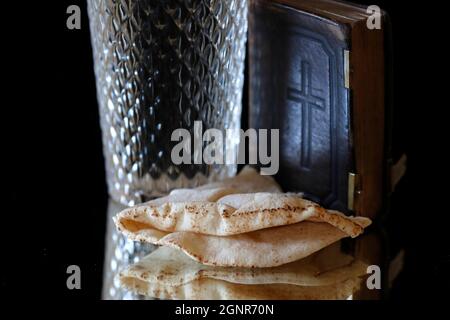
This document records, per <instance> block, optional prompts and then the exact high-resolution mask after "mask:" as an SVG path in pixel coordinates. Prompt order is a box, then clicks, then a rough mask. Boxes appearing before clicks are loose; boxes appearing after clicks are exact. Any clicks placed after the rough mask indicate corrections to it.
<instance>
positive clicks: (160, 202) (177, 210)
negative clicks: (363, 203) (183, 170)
mask: <svg viewBox="0 0 450 320" xmlns="http://www.w3.org/2000/svg"><path fill="white" fill-rule="evenodd" d="M219 190H220V191H219ZM219 190H218V189H206V190H202V191H198V193H197V195H196V197H197V198H196V199H198V197H200V196H205V195H206V194H208V196H210V195H211V194H214V197H215V196H217V195H218V193H221V194H223V192H224V190H225V189H219ZM189 192H192V190H190V191H189ZM202 192H204V194H203V193H202ZM170 197H171V196H169V198H170ZM176 197H177V198H176V199H177V200H173V199H172V200H168V199H157V200H155V201H154V202H149V203H146V204H144V205H141V206H137V207H133V208H129V209H126V210H124V211H122V212H120V213H119V214H118V215H117V216H116V217H115V220H114V221H115V223H116V226H117V228H118V230H120V231H121V232H123V233H124V234H125V235H126V236H127V237H129V238H130V239H132V240H137V241H144V242H149V243H156V242H157V241H159V239H160V238H161V237H163V236H165V234H167V233H171V232H178V231H184V232H194V233H201V234H206V235H214V236H231V235H237V234H242V233H248V232H251V231H256V230H261V229H266V228H271V227H276V226H284V225H289V224H295V223H298V222H301V221H305V220H310V221H315V222H327V223H329V224H331V225H333V226H335V227H336V228H339V229H340V230H342V231H343V232H345V233H347V234H348V235H349V236H351V237H357V236H358V235H359V234H361V233H362V232H363V228H362V227H361V226H360V225H359V224H358V223H355V221H354V220H352V219H351V218H348V217H346V216H344V215H343V214H340V213H338V212H332V211H327V210H325V209H324V208H322V207H320V206H319V205H318V204H316V203H314V202H311V201H308V200H306V199H303V198H302V197H301V196H299V195H297V194H289V193H268V192H260V193H247V194H229V195H225V196H223V197H221V198H219V199H217V201H215V202H213V201H211V200H212V199H211V197H210V198H209V200H208V201H199V200H192V201H179V202H178V199H180V198H181V196H180V195H179V194H178V193H177V194H176ZM167 201H169V202H167Z"/></svg>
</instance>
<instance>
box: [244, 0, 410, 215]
mask: <svg viewBox="0 0 450 320" xmlns="http://www.w3.org/2000/svg"><path fill="white" fill-rule="evenodd" d="M250 4H251V5H250V16H249V21H250V22H249V72H250V73H249V74H250V82H249V87H250V93H249V96H250V102H249V106H250V111H249V118H250V123H249V125H250V127H251V128H257V129H260V128H265V129H279V130H280V170H279V173H278V175H277V177H276V178H277V180H278V181H279V182H280V184H281V185H282V186H283V187H284V189H285V190H287V191H301V192H304V193H305V195H306V197H307V198H310V199H312V200H315V201H318V202H319V203H321V204H322V205H324V206H325V207H327V208H331V209H337V210H340V211H343V212H346V213H356V214H357V215H363V216H367V217H371V218H373V217H375V216H376V215H377V214H379V213H380V212H381V211H383V210H384V208H385V207H386V202H387V199H388V195H389V194H390V193H391V191H392V189H393V184H392V183H391V181H392V180H395V181H397V180H398V178H396V177H394V176H393V175H391V172H393V171H392V166H391V164H392V159H391V156H390V152H391V151H390V150H391V146H390V130H391V129H390V128H391V117H390V114H391V110H392V106H391V86H392V85H391V82H390V67H389V65H390V27H389V19H388V17H387V15H386V13H384V12H381V16H380V17H381V19H380V21H381V28H380V29H376V28H375V29H371V28H369V27H368V24H367V21H368V18H369V16H370V14H368V13H367V7H362V6H358V5H354V4H349V3H346V2H338V1H329V0H273V1H268V0H251V1H250ZM394 168H397V169H399V168H400V170H397V172H396V173H395V175H397V176H399V175H400V176H401V171H402V170H401V169H402V168H404V165H403V164H402V163H401V164H399V165H397V166H394ZM398 172H400V174H399V173H398ZM395 181H394V182H395Z"/></svg>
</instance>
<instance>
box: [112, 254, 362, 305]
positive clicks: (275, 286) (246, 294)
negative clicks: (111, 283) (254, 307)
mask: <svg viewBox="0 0 450 320" xmlns="http://www.w3.org/2000/svg"><path fill="white" fill-rule="evenodd" d="M365 270H366V265H365V264H364V263H361V262H359V261H353V258H351V257H350V256H348V255H344V254H342V253H341V252H340V250H339V246H338V245H333V246H330V247H328V248H326V249H324V250H321V251H320V252H318V253H316V254H313V255H311V256H309V257H308V258H306V259H303V260H301V261H296V262H293V263H289V264H286V265H284V266H281V267H276V268H263V269H246V268H223V267H222V268H221V267H209V266H204V265H202V264H199V263H197V262H195V261H192V260H191V259H189V258H187V257H186V256H185V255H184V254H182V253H181V252H179V251H178V250H174V249H171V248H168V247H163V248H160V249H157V250H155V251H154V252H152V253H151V254H150V255H148V256H147V257H145V258H144V259H143V260H142V261H140V262H139V263H137V264H135V265H133V266H131V267H129V268H127V269H126V270H124V271H123V272H122V273H121V275H120V282H121V285H122V286H123V287H125V288H126V289H129V290H132V291H133V292H135V293H139V294H142V295H145V296H149V297H153V298H161V299H345V298H347V297H348V296H349V295H351V294H352V293H353V292H354V291H356V290H357V288H358V287H359V283H360V280H359V277H360V276H361V275H364V274H365Z"/></svg>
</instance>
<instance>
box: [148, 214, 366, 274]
mask: <svg viewBox="0 0 450 320" xmlns="http://www.w3.org/2000/svg"><path fill="white" fill-rule="evenodd" d="M348 219H349V220H351V221H352V223H355V224H359V226H360V227H361V228H364V227H366V226H368V225H369V224H370V220H369V219H366V218H348ZM348 236H349V234H347V233H345V232H344V231H342V230H340V229H338V228H336V227H334V226H332V225H331V224H329V223H325V222H310V221H303V222H300V223H296V224H292V225H287V226H281V227H274V228H268V229H262V230H258V231H253V232H248V233H244V234H238V235H233V236H227V237H220V236H211V235H204V234H198V233H192V232H173V233H170V234H167V235H166V236H164V237H162V238H160V239H159V240H158V241H157V242H155V244H157V245H165V246H170V247H173V248H177V249H179V250H181V251H183V252H184V253H185V254H187V255H188V256H189V257H191V258H192V259H194V260H195V261H197V262H200V263H202V264H205V265H210V266H223V267H245V268H268V267H276V266H280V265H283V264H286V263H290V262H293V261H296V260H299V259H302V258H305V257H307V256H309V255H311V254H312V253H314V252H317V251H319V250H320V249H323V248H325V247H327V246H329V245H331V244H333V243H335V242H337V241H339V240H341V239H342V238H345V237H348Z"/></svg>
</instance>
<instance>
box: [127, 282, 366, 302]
mask: <svg viewBox="0 0 450 320" xmlns="http://www.w3.org/2000/svg"><path fill="white" fill-rule="evenodd" d="M360 284H361V280H360V279H359V278H353V279H348V280H345V281H343V282H342V283H336V284H332V285H328V286H317V287H303V286H296V285H291V284H259V285H248V284H236V283H230V282H227V281H223V280H216V279H199V280H194V281H192V282H189V283H187V284H184V285H180V286H176V287H173V286H167V285H164V284H161V283H148V282H143V281H141V280H138V279H126V280H125V282H124V287H125V288H127V289H129V290H132V291H133V292H135V293H137V294H141V295H144V296H147V297H152V298H157V299H175V300H344V299H348V298H349V297H350V296H351V295H352V294H353V293H354V292H355V291H357V290H358V289H359V287H360Z"/></svg>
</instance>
